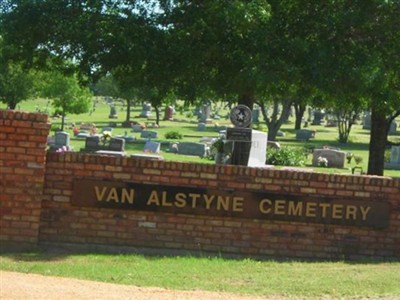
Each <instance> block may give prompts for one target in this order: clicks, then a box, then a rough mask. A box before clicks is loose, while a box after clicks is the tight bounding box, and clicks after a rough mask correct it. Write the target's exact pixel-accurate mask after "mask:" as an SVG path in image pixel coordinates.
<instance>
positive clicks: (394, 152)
mask: <svg viewBox="0 0 400 300" xmlns="http://www.w3.org/2000/svg"><path fill="white" fill-rule="evenodd" d="M390 163H391V164H397V165H400V146H393V147H392V149H391V150H390Z"/></svg>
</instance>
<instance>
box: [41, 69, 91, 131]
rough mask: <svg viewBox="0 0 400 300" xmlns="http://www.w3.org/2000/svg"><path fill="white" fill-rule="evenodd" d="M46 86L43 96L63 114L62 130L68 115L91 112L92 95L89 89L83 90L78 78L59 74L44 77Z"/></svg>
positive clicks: (48, 74)
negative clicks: (49, 99) (50, 100)
mask: <svg viewBox="0 0 400 300" xmlns="http://www.w3.org/2000/svg"><path fill="white" fill-rule="evenodd" d="M44 77H45V84H44V87H43V90H42V91H41V92H42V95H43V96H45V97H49V98H51V99H52V101H53V103H52V104H53V106H54V108H55V109H56V111H59V112H60V113H61V118H62V119H61V130H64V122H65V116H66V115H67V114H68V113H72V114H81V113H86V112H88V111H89V108H90V107H91V103H92V95H91V93H90V92H89V90H88V89H87V88H82V87H81V86H80V85H79V83H78V80H77V78H76V76H68V77H67V76H65V75H63V74H61V73H59V72H52V73H47V74H45V75H44Z"/></svg>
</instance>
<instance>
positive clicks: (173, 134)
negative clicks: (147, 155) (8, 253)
mask: <svg viewBox="0 0 400 300" xmlns="http://www.w3.org/2000/svg"><path fill="white" fill-rule="evenodd" d="M165 138H166V139H167V140H181V139H182V138H183V136H182V134H180V133H179V132H178V131H168V132H167V133H166V134H165Z"/></svg>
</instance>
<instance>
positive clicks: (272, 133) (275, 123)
mask: <svg viewBox="0 0 400 300" xmlns="http://www.w3.org/2000/svg"><path fill="white" fill-rule="evenodd" d="M279 103H282V112H281V115H280V116H279ZM258 105H259V106H260V107H261V112H262V114H263V117H264V120H265V123H266V124H267V127H268V140H269V141H275V140H276V136H277V134H278V131H279V129H280V128H281V126H282V123H283V120H284V119H285V118H287V117H288V116H289V114H290V107H291V106H292V101H290V100H282V101H278V100H277V99H274V106H273V111H272V115H271V117H268V115H267V113H266V110H265V104H264V103H262V102H261V103H258Z"/></svg>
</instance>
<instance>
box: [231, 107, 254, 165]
mask: <svg viewBox="0 0 400 300" xmlns="http://www.w3.org/2000/svg"><path fill="white" fill-rule="evenodd" d="M229 117H230V120H231V122H232V124H233V125H234V126H235V127H234V128H227V131H226V140H227V141H228V142H232V143H233V150H232V156H231V164H232V165H244V166H247V165H248V162H249V156H250V149H251V128H250V125H251V120H252V113H251V109H250V108H248V107H247V106H246V105H240V104H239V105H237V106H236V107H234V108H233V109H232V110H231V112H230V115H229Z"/></svg>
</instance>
